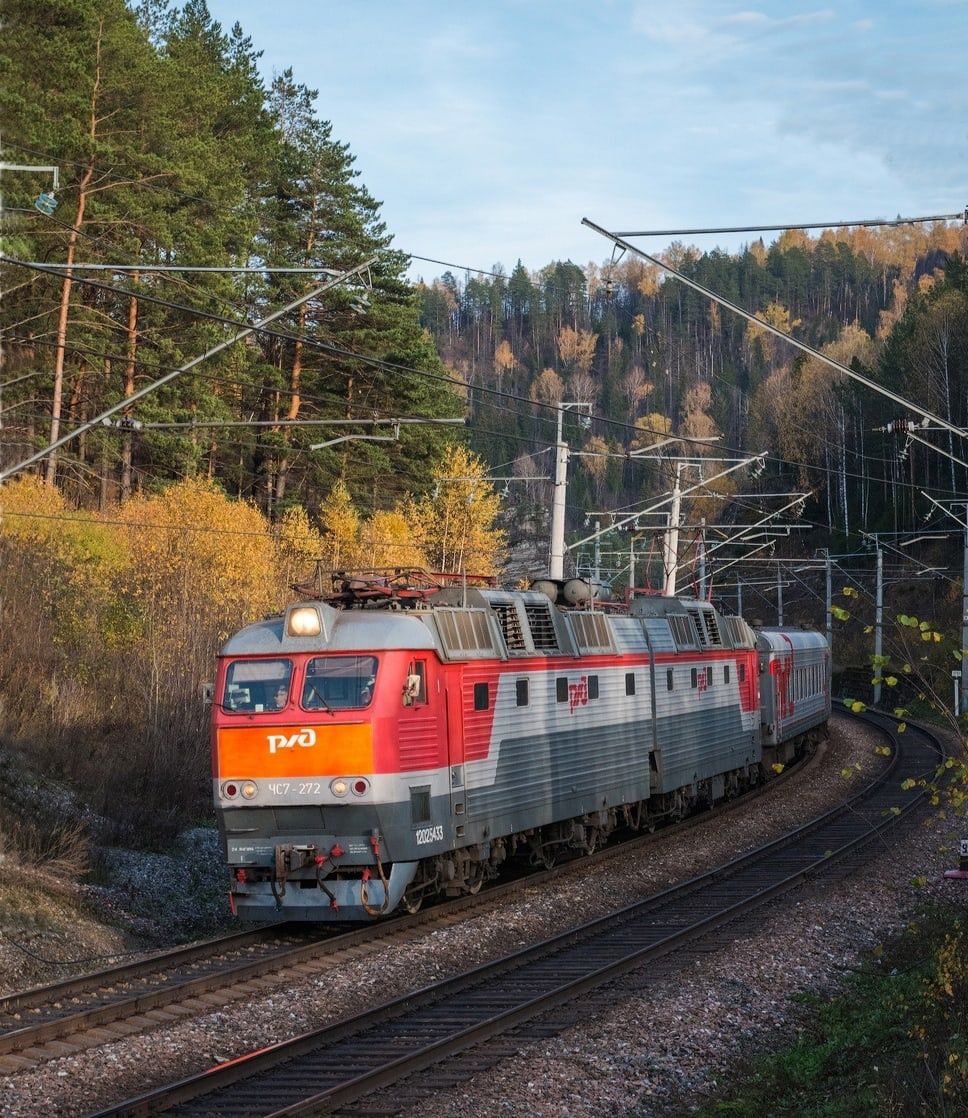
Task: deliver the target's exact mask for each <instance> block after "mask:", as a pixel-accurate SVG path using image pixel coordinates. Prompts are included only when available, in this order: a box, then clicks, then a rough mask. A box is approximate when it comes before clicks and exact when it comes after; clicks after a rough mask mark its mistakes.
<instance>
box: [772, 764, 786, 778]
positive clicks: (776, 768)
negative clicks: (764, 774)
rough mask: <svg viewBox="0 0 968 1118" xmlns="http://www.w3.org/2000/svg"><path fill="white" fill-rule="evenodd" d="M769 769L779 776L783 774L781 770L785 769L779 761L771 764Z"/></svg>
mask: <svg viewBox="0 0 968 1118" xmlns="http://www.w3.org/2000/svg"><path fill="white" fill-rule="evenodd" d="M770 768H771V769H772V770H773V771H774V772H775V773H776V774H777V775H779V774H780V773H781V772H783V770H784V769H785V768H786V765H783V764H781V763H780V762H779V761H777V762H776V763H775V764H772V765H770Z"/></svg>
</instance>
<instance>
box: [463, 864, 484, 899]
mask: <svg viewBox="0 0 968 1118" xmlns="http://www.w3.org/2000/svg"><path fill="white" fill-rule="evenodd" d="M483 884H484V867H483V866H478V867H477V870H476V871H475V872H474V873H470V874H468V875H467V878H466V879H465V881H464V887H465V889H466V890H467V892H468V893H469V894H470V895H471V896H472V897H476V896H477V894H478V893H479V892H480V891H481V886H482V885H483Z"/></svg>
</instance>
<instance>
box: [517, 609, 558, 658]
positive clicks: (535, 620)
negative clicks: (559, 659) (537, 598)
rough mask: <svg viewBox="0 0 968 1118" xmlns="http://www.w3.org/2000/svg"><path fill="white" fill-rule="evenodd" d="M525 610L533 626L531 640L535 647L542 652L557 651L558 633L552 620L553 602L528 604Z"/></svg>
mask: <svg viewBox="0 0 968 1118" xmlns="http://www.w3.org/2000/svg"><path fill="white" fill-rule="evenodd" d="M524 612H525V615H526V616H527V618H528V625H529V626H530V627H531V642H532V644H533V645H534V647H535V648H536V649H538V650H539V651H542V652H557V651H558V634H557V633H556V632H555V625H554V622H553V621H552V620H551V603H550V602H548V604H547V605H545V604H544V603H542V604H540V605H538V604H534V605H532V604H527V605H525V607H524Z"/></svg>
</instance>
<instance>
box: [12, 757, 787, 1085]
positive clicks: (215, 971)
mask: <svg viewBox="0 0 968 1118" xmlns="http://www.w3.org/2000/svg"><path fill="white" fill-rule="evenodd" d="M794 775H795V769H794V767H793V766H791V767H790V768H789V769H788V771H787V773H785V774H784V776H782V777H781V778H780V780H785V779H787V778H788V777H792V776H794ZM776 786H777V782H776V781H770V782H769V783H768V784H766V785H763V786H760V787H759V788H757V789H755V790H753V791H751V792H749V793H747V794H746V795H744V796H742V797H739V798H738V799H737V800H733V801H728V802H726V803H723V804H722V805H720V806H718V807H716V808H714V809H712V810H707V811H704V812H701V813H700V814H697V815H696V816H693V817H691V818H690V819H688V820H685V821H684V822H681V823H679V824H677V826H678V827H679V828H687V827H692V826H701V825H703V824H706V823H708V822H709V821H710V820H712V819H714V818H716V817H717V816H718V815H721V814H727V813H729V812H731V811H736V810H741V809H742V806H743V805H744V804H746V803H749V802H750V801H751V800H753V799H755V798H758V797H761V796H768V795H769V793H770V791H771V790H773V789H774V788H775V787H776ZM665 833H668V829H663V830H662V831H660V832H659V833H658V834H656V835H648V834H644V835H639V836H636V837H634V838H632V839H630V840H627V841H625V842H623V843H615V844H613V845H611V846H607V847H605V848H603V849H601V850H599V851H598V852H597V853H595V854H594V855H591V856H588V857H585V858H583V859H579V861H581V862H582V864H584V865H587V866H589V867H591V866H594V865H597V864H600V863H601V862H602V861H608V860H611V859H613V858H617V857H624V856H627V855H628V854H629V853H631V852H633V851H634V850H636V849H637V848H639V847H640V846H642V845H648V844H649V843H651V842H653V841H655V840H657V839H658V838H659V837H660V836H661V834H665ZM574 864H575V862H566V863H563V864H562V866H561V867H557V868H554V869H549V870H532V871H530V872H527V871H523V870H522V871H519V872H518V874H517V876H516V875H515V873H514V872H513V871H512V872H509V873H508V874H507V875H506V876H505V878H503V879H502V880H501V881H500V882H498V883H496V884H494V885H491V886H489V887H488V888H487V889H485V890H484V891H482V893H481V894H479V895H476V896H464V897H458V898H456V899H453V900H449V901H445V902H442V903H439V904H435V905H433V906H432V907H428V908H426V909H425V910H424V911H422V912H420V913H418V914H417V915H415V916H404V915H401V916H396V917H390V918H387V919H384V920H381V921H379V922H378V923H375V924H367V925H363V926H359V927H353V928H350V929H349V930H347V926H346V925H342V924H341V925H331V926H329V927H326V926H325V925H310V926H308V927H306V928H301V927H299V926H296V925H292V924H288V923H281V924H272V925H268V926H263V927H261V928H253V929H248V930H246V931H243V932H237V933H234V934H230V935H226V936H222V937H219V938H217V939H213V940H209V941H205V942H201V943H195V944H190V945H188V946H185V947H179V948H174V949H171V950H168V951H162V952H159V953H156V954H152V955H150V956H148V957H146V958H141V959H138V960H137V961H133V962H129V963H125V964H122V965H119V966H116V967H112V968H109V969H106V970H102V971H98V972H96V973H92V974H86V975H81V976H79V977H75V978H71V979H67V980H65V981H63V982H58V983H55V984H53V985H49V986H41V987H36V988H35V989H32V990H27V991H24V992H21V993H16V994H11V995H8V996H6V997H2V998H0V1073H2V1072H3V1071H16V1070H21V1069H22V1068H24V1067H26V1066H30V1065H33V1064H36V1063H41V1062H43V1061H44V1060H47V1059H53V1058H56V1057H59V1056H63V1055H64V1054H65V1053H66V1052H68V1051H70V1049H71V1048H72V1047H73V1048H76V1049H83V1048H87V1047H90V1045H91V1044H92V1043H104V1042H107V1041H109V1040H110V1039H112V1038H115V1039H117V1038H119V1037H121V1036H124V1035H127V1033H128V1032H130V1029H129V1028H128V1026H127V1025H126V1024H125V1023H126V1022H132V1023H134V1024H137V1025H140V1027H142V1028H145V1029H147V1028H149V1027H150V1026H151V1025H152V1024H154V1025H156V1026H158V1025H161V1024H164V1023H165V1022H166V1021H169V1020H174V1018H175V1017H179V1016H181V1015H182V1014H183V1013H185V1012H188V1011H194V1012H199V1013H201V1012H208V1011H210V1010H211V1009H212V1008H214V1007H215V1006H222V1005H225V1004H227V1003H229V1002H231V1001H237V1000H241V999H243V998H245V997H248V996H251V995H252V994H253V993H254V992H256V991H261V990H262V989H265V988H266V986H267V984H271V983H275V984H283V983H287V982H291V981H292V978H293V976H294V975H296V974H300V973H302V974H304V975H305V974H306V973H308V972H309V971H310V970H319V969H322V968H325V967H329V966H332V965H333V964H334V963H335V962H337V961H338V960H339V955H340V953H341V952H346V951H353V950H355V949H373V948H375V947H376V946H377V945H378V944H385V943H386V942H388V941H390V940H391V939H393V938H400V937H407V938H410V937H413V936H416V935H418V934H421V933H422V932H424V931H426V928H427V926H428V925H431V924H432V925H434V926H435V927H441V926H444V925H446V924H447V923H450V922H453V921H455V920H459V919H463V918H465V917H466V915H467V913H468V912H469V911H472V910H475V909H479V908H481V907H486V906H488V905H491V904H493V903H494V902H495V900H498V899H501V898H502V897H504V896H506V895H507V894H508V893H511V892H513V891H514V890H516V889H518V888H520V885H521V881H522V880H525V881H526V882H527V883H528V884H531V885H534V884H542V883H547V882H549V881H550V880H551V879H553V878H554V876H555V875H556V874H557V873H559V872H561V871H562V870H565V871H567V868H568V866H569V865H574Z"/></svg>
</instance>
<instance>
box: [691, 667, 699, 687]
mask: <svg viewBox="0 0 968 1118" xmlns="http://www.w3.org/2000/svg"><path fill="white" fill-rule="evenodd" d="M690 683H691V684H692V686H693V687H698V686H699V669H698V668H693V669H692V673H691V678H690Z"/></svg>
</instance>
